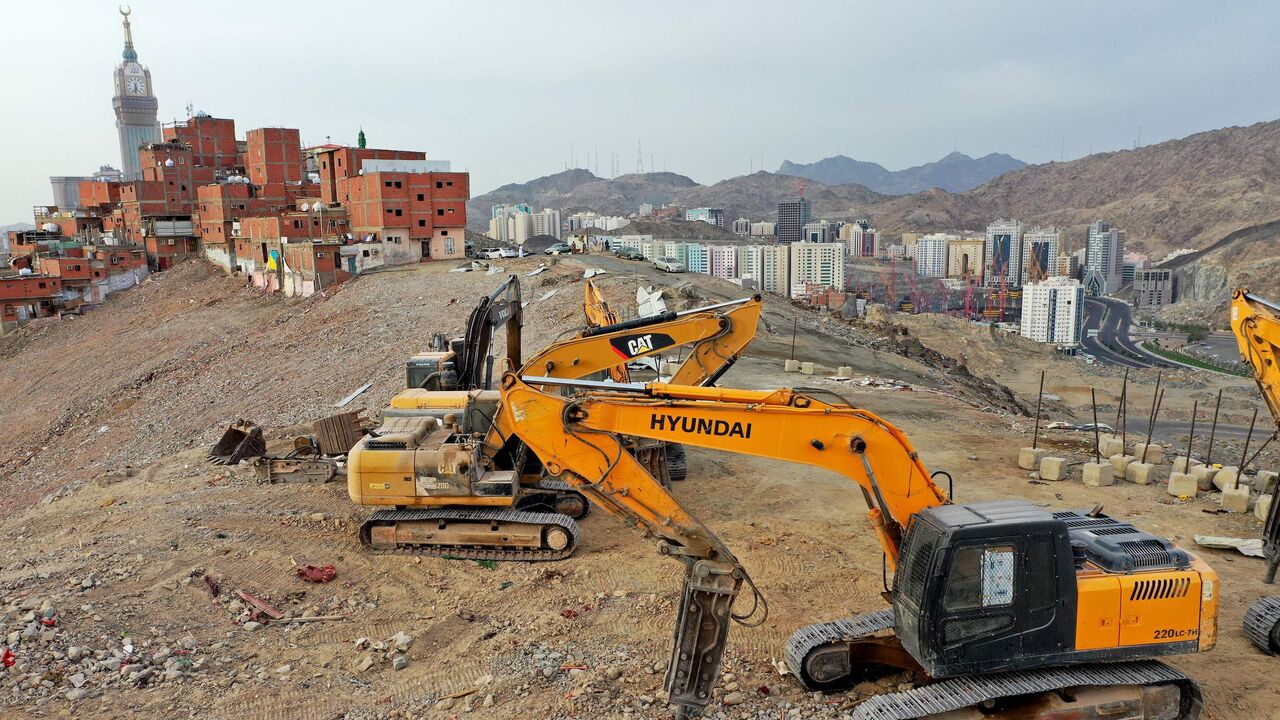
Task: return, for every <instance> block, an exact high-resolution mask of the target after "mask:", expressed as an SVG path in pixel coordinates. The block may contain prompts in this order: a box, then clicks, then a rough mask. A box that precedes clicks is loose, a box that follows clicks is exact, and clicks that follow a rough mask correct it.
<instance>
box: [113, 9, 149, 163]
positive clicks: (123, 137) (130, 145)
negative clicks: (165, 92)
mask: <svg viewBox="0 0 1280 720" xmlns="http://www.w3.org/2000/svg"><path fill="white" fill-rule="evenodd" d="M131 12H132V11H131V10H130V9H128V8H121V9H120V14H121V15H123V16H124V53H123V57H124V60H123V62H121V63H120V64H119V65H117V66H116V71H115V90H116V94H115V97H113V98H112V99H111V107H112V108H114V109H115V112H116V132H117V134H118V135H119V137H120V162H121V168H122V170H123V175H124V179H125V180H137V179H139V178H141V177H142V168H141V167H139V164H138V148H139V147H140V146H142V145H148V144H150V143H157V142H160V123H159V122H157V121H156V111H157V110H158V109H159V103H158V102H156V96H155V93H154V92H153V90H152V87H151V71H150V70H148V69H146V68H145V67H143V66H142V64H141V63H139V62H138V53H137V51H136V50H134V49H133V31H132V30H131V29H130V27H129V14H130V13H131Z"/></svg>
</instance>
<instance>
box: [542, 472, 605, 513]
mask: <svg viewBox="0 0 1280 720" xmlns="http://www.w3.org/2000/svg"><path fill="white" fill-rule="evenodd" d="M529 487H530V489H532V490H540V491H542V492H548V493H554V494H555V495H556V505H557V506H560V508H559V509H560V510H562V512H561V513H560V514H564V515H568V516H569V517H571V518H573V519H574V520H581V519H582V518H584V517H586V516H587V513H588V512H590V511H591V501H590V500H587V496H586V495H583V494H582V493H580V492H578V491H577V490H575V489H573V487H572V486H570V485H569V483H567V482H565V481H563V480H560V479H557V478H553V477H543V478H541V479H539V480H538V482H537V484H535V485H531V486H529ZM566 501H569V502H567V504H562V503H566ZM565 507H572V508H573V509H574V510H575V511H576V512H570V511H567V510H564V508H565ZM535 512H537V511H535ZM542 512H545V511H542Z"/></svg>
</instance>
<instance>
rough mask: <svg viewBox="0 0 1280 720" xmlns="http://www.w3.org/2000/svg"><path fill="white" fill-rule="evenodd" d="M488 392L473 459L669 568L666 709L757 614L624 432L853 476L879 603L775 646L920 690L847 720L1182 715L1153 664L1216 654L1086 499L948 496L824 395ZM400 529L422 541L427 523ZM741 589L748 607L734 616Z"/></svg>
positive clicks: (1212, 585)
mask: <svg viewBox="0 0 1280 720" xmlns="http://www.w3.org/2000/svg"><path fill="white" fill-rule="evenodd" d="M500 392H501V399H500V402H499V404H498V407H497V413H496V415H495V416H494V429H495V433H494V434H492V435H491V436H490V440H491V441H493V442H494V444H490V443H489V442H486V443H485V444H483V447H482V448H481V450H480V453H479V455H478V456H477V457H478V460H477V462H478V463H480V464H482V465H483V464H485V463H486V462H492V459H493V458H496V457H498V456H499V455H500V454H501V453H502V452H503V451H504V450H505V449H506V448H507V447H508V446H509V445H511V444H514V443H519V444H521V445H523V446H525V447H527V448H528V450H529V451H531V455H530V457H533V456H536V458H537V459H538V460H539V461H540V464H541V466H542V467H545V469H546V471H547V472H548V473H550V474H552V475H554V476H556V477H558V478H559V479H560V480H561V481H564V482H566V483H568V484H569V485H570V486H572V487H574V488H576V489H577V490H578V491H579V492H581V493H582V494H583V495H585V496H586V497H587V498H589V499H590V500H591V502H592V503H593V504H595V505H598V506H599V507H601V508H603V509H604V510H606V511H607V512H609V513H611V514H614V515H617V516H619V517H621V518H623V519H624V520H625V521H626V522H627V524H628V525H630V526H632V527H638V528H639V529H641V530H642V531H643V532H645V533H646V534H648V535H650V536H652V537H653V538H654V539H655V540H656V541H657V545H658V550H659V552H660V553H661V554H663V555H666V556H668V557H671V558H674V559H676V560H679V561H680V562H681V563H683V564H684V566H685V575H684V585H683V590H682V595H681V600H680V606H679V611H678V616H677V620H676V631H675V639H674V645H673V648H672V653H671V660H670V663H669V665H668V669H667V673H666V676H665V683H664V686H665V689H666V691H667V694H668V699H669V700H670V702H672V703H673V704H674V705H675V706H676V708H677V714H678V715H679V716H682V717H683V716H687V715H688V714H689V713H691V712H697V711H699V710H700V709H701V708H703V707H704V706H706V705H707V704H708V703H709V702H710V700H711V698H712V694H711V693H712V689H713V686H714V684H715V682H716V680H717V679H718V678H719V676H720V663H721V658H722V654H723V652H724V649H725V643H726V640H727V636H728V631H729V626H730V622H731V620H736V621H738V622H742V623H750V622H752V621H755V622H761V621H763V615H764V614H766V613H767V609H766V608H765V606H764V604H763V601H762V596H761V595H760V593H759V592H758V591H757V590H756V588H755V585H754V584H753V583H752V581H751V579H750V577H749V575H748V573H747V569H746V568H745V567H743V565H742V564H741V563H740V562H739V561H738V559H737V558H736V557H735V556H734V554H733V552H732V550H730V548H729V547H728V546H727V545H726V544H725V543H724V542H723V541H721V540H720V538H718V537H717V536H716V535H715V534H714V533H713V532H712V531H711V530H710V529H709V528H707V527H706V526H705V525H704V524H703V523H701V522H700V521H699V520H698V519H697V518H695V517H694V516H693V515H691V514H690V513H689V512H688V511H686V510H685V509H684V507H682V506H681V504H680V503H679V502H678V501H677V500H676V499H675V498H674V497H673V496H672V495H671V494H670V493H669V492H668V491H667V490H666V489H665V488H663V487H662V485H661V484H660V483H659V482H657V480H656V479H655V478H653V477H652V475H651V474H650V473H649V472H648V471H647V470H646V468H645V467H644V466H643V465H641V464H640V463H639V462H637V461H636V459H635V458H634V457H633V456H632V455H631V454H630V453H628V452H627V450H626V442H627V441H626V438H628V437H642V438H651V439H655V440H664V441H668V442H679V443H683V444H686V445H693V446H698V447H703V448H708V449H713V450H721V451H725V452H730V453H735V454H743V455H753V456H758V457H765V458H776V459H782V460H789V461H792V462H797V463H803V464H807V465H810V466H813V467H817V468H824V469H827V470H831V471H834V472H836V473H838V474H840V475H843V476H844V477H847V478H848V479H850V480H851V481H853V482H854V483H856V484H857V485H858V487H859V488H860V489H861V494H862V496H863V499H864V500H865V502H866V504H867V506H868V507H869V516H870V519H871V525H872V527H873V528H874V529H875V532H876V535H877V536H878V538H879V540H880V543H881V546H882V548H883V550H884V553H885V557H886V560H887V564H888V567H889V569H892V570H893V571H894V578H893V585H892V591H891V592H888V593H887V596H888V599H889V600H890V604H891V607H890V608H888V609H885V610H881V611H878V612H872V613H869V614H866V615H860V616H857V617H854V618H849V619H845V620H837V621H834V622H826V623H822V624H818V625H810V626H807V627H804V628H801V629H800V630H799V631H797V632H796V633H795V634H794V635H793V636H792V637H791V639H790V640H789V642H788V643H787V648H786V654H785V658H786V664H787V666H788V667H789V668H790V670H791V672H793V673H794V674H795V675H796V677H797V678H798V679H799V680H800V681H801V682H803V683H804V684H805V685H806V686H807V687H809V688H811V689H821V690H836V689H840V688H844V687H848V686H850V685H852V684H854V683H856V682H858V681H860V680H862V679H864V678H866V677H867V676H868V674H869V673H871V672H872V671H873V670H875V669H883V668H893V669H895V671H897V670H904V669H905V670H910V671H912V672H913V673H915V675H916V677H917V678H918V679H919V682H918V683H917V687H915V688H913V689H911V690H905V691H900V692H894V693H888V694H883V695H879V696H875V697H873V698H871V699H870V700H868V701H866V702H864V703H862V704H861V705H859V706H858V707H857V708H856V709H855V710H854V711H853V713H852V715H851V717H853V718H866V719H868V720H872V719H874V720H885V719H890V718H893V719H901V720H906V719H908V718H937V719H939V720H941V719H943V718H945V719H946V720H956V719H958V718H977V717H983V718H990V717H999V718H1032V717H1034V718H1041V719H1049V718H1052V719H1054V720H1067V719H1068V718H1071V719H1076V718H1095V719H1101V718H1125V719H1128V720H1137V719H1146V720H1156V719H1159V720H1175V719H1179V720H1189V719H1191V718H1196V717H1198V716H1199V712H1200V708H1201V704H1202V703H1201V698H1200V694H1199V690H1198V688H1197V687H1196V685H1195V684H1194V683H1193V682H1192V681H1191V680H1190V679H1189V678H1188V677H1186V676H1185V675H1183V674H1182V673H1181V672H1179V671H1177V670H1175V669H1174V668H1172V667H1170V666H1168V665H1165V664H1164V663H1161V662H1159V661H1158V660H1156V659H1155V658H1157V657H1160V656H1169V655H1178V654H1184V653H1194V652H1203V651H1207V650H1209V649H1211V648H1212V647H1213V646H1214V643H1215V641H1216V637H1217V609H1218V597H1219V586H1218V579H1217V576H1216V574H1215V573H1214V571H1213V570H1212V569H1211V568H1209V566H1208V565H1206V564H1205V563H1204V562H1203V561H1201V560H1200V559H1198V558H1197V557H1195V556H1194V555H1191V554H1189V553H1187V552H1186V551H1184V550H1181V549H1179V548H1177V547H1174V546H1173V545H1172V544H1171V543H1169V542H1168V541H1166V540H1163V539H1160V538H1157V537H1154V536H1152V535H1150V534H1148V533H1146V532H1143V531H1141V530H1139V529H1137V528H1135V527H1133V526H1132V525H1129V524H1128V523H1125V522H1122V521H1119V520H1116V519H1114V518H1111V517H1108V516H1106V515H1104V514H1102V512H1101V509H1100V508H1095V509H1093V510H1090V511H1074V510H1065V511H1051V510H1046V509H1043V508H1041V507H1038V506H1036V505H1033V504H1031V503H1029V502H1026V501H1023V500H1004V501H995V502H978V503H967V504H954V503H952V502H950V500H949V499H948V497H947V494H946V493H945V492H944V491H943V490H942V489H941V488H940V487H939V486H938V485H937V484H935V482H934V480H933V478H932V476H931V475H930V474H929V472H928V471H927V470H926V468H925V466H924V465H923V464H922V463H921V461H920V458H919V456H918V454H917V453H916V451H915V449H914V448H913V447H912V446H911V444H910V442H909V441H908V440H907V438H906V437H905V436H904V435H903V434H902V432H900V431H899V430H898V429H897V428H895V427H894V426H893V425H891V424H890V423H889V422H887V421H886V420H884V419H882V418H880V417H877V416H876V415H874V414H873V413H871V412H868V411H866V410H863V409H860V408H856V407H853V406H852V405H851V404H849V403H847V402H845V401H844V400H842V399H841V398H839V397H838V396H836V395H834V394H832V393H829V392H826V391H819V390H774V391H750V390H732V389H721V388H714V387H686V386H676V385H671V384H664V383H648V384H638V383H636V384H628V385H620V384H617V383H605V382H596V381H586V380H573V379H561V378H553V377H547V376H521V375H519V374H518V373H516V372H511V371H508V372H506V373H505V374H504V375H503V377H502V380H501V388H500ZM566 393H567V394H566ZM397 532H400V533H406V534H407V535H409V536H410V537H413V536H418V537H426V536H428V535H430V533H431V532H433V528H432V527H431V526H430V525H429V524H424V525H423V526H421V527H418V528H412V529H411V528H410V527H408V526H400V527H397ZM744 585H745V586H747V587H749V588H750V589H751V591H752V595H753V596H754V602H753V603H752V605H751V609H750V611H748V612H744V613H740V614H738V613H735V610H734V601H735V599H736V598H737V596H738V594H739V592H740V590H741V589H742V587H743V586H744Z"/></svg>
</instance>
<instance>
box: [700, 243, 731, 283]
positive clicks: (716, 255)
mask: <svg viewBox="0 0 1280 720" xmlns="http://www.w3.org/2000/svg"><path fill="white" fill-rule="evenodd" d="M707 259H708V261H709V267H708V268H707V272H709V273H711V274H712V275H714V276H715V277H718V278H724V279H726V280H732V279H735V278H737V277H738V249H737V248H736V247H734V246H732V245H710V246H708V247H707Z"/></svg>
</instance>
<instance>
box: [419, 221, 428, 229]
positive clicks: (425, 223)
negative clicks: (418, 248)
mask: <svg viewBox="0 0 1280 720" xmlns="http://www.w3.org/2000/svg"><path fill="white" fill-rule="evenodd" d="M426 226H427V221H426V220H418V227H426Z"/></svg>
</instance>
